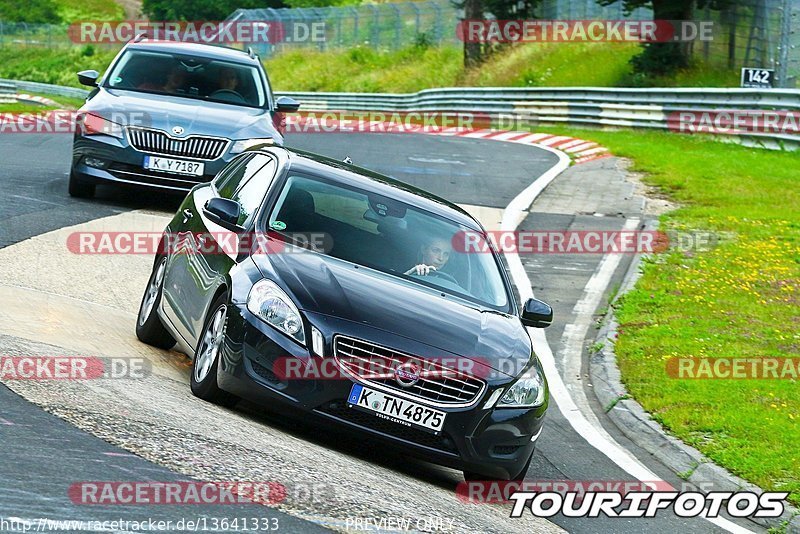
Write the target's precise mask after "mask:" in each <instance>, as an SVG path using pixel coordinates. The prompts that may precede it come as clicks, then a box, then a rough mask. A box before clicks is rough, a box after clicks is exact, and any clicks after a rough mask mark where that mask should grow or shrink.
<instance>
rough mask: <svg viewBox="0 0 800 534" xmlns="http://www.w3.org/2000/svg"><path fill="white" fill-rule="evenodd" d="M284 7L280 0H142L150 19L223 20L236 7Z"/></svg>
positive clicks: (144, 10) (143, 7) (144, 9)
mask: <svg viewBox="0 0 800 534" xmlns="http://www.w3.org/2000/svg"><path fill="white" fill-rule="evenodd" d="M267 7H285V6H284V4H283V3H282V2H281V0H144V1H143V2H142V11H143V12H144V13H145V15H147V16H148V17H149V18H150V19H151V20H203V21H207V20H212V21H217V20H225V19H226V18H227V17H228V15H230V14H231V13H233V12H234V11H236V10H237V9H240V8H241V9H252V8H267Z"/></svg>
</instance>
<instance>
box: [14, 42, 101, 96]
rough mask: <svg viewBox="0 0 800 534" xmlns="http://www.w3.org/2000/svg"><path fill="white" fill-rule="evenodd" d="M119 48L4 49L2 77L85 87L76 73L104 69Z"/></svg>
mask: <svg viewBox="0 0 800 534" xmlns="http://www.w3.org/2000/svg"><path fill="white" fill-rule="evenodd" d="M115 55H116V50H107V49H104V48H99V47H92V46H84V47H75V48H70V49H66V50H46V49H39V48H12V47H3V48H0V78H9V79H14V80H27V81H32V82H42V83H52V84H56V85H67V86H72V87H82V86H81V85H80V84H79V83H78V78H77V77H76V76H75V73H76V72H78V71H81V70H86V69H95V70H97V71H99V72H101V73H102V72H103V70H105V68H106V67H107V66H108V65H109V63H111V60H112V59H113V58H114V56H115Z"/></svg>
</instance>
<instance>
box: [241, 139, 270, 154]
mask: <svg viewBox="0 0 800 534" xmlns="http://www.w3.org/2000/svg"><path fill="white" fill-rule="evenodd" d="M273 144H275V140H274V139H273V138H271V137H267V138H264V139H242V140H240V141H236V142H235V143H233V147H232V148H231V154H239V153H241V152H244V151H245V150H247V149H248V148H254V147H257V146H259V145H273Z"/></svg>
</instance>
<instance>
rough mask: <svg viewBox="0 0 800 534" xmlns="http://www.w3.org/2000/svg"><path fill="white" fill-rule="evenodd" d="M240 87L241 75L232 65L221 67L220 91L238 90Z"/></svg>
mask: <svg viewBox="0 0 800 534" xmlns="http://www.w3.org/2000/svg"><path fill="white" fill-rule="evenodd" d="M238 87H239V76H238V75H237V74H236V70H235V69H232V68H230V67H223V68H221V69H219V89H218V90H219V91H236V89H237V88H238Z"/></svg>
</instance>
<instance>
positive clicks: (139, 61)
mask: <svg viewBox="0 0 800 534" xmlns="http://www.w3.org/2000/svg"><path fill="white" fill-rule="evenodd" d="M106 83H107V85H108V87H111V88H114V89H125V90H128V91H139V92H145V93H159V94H166V95H172V96H180V97H184V98H194V99H199V100H205V101H213V102H222V103H226V104H235V105H244V106H251V107H263V106H264V105H265V102H266V94H265V91H264V85H263V83H262V82H261V77H260V76H259V72H258V70H257V69H256V68H255V67H253V66H249V65H242V64H240V63H233V62H228V61H220V60H216V59H209V58H203V57H197V56H188V55H182V54H170V53H166V52H153V51H145V50H128V51H127V52H126V53H125V55H123V57H122V58H121V59H120V61H119V62H117V64H116V66H115V67H114V70H113V71H112V72H111V73H110V74H109V76H108V78H107V82H106Z"/></svg>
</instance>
